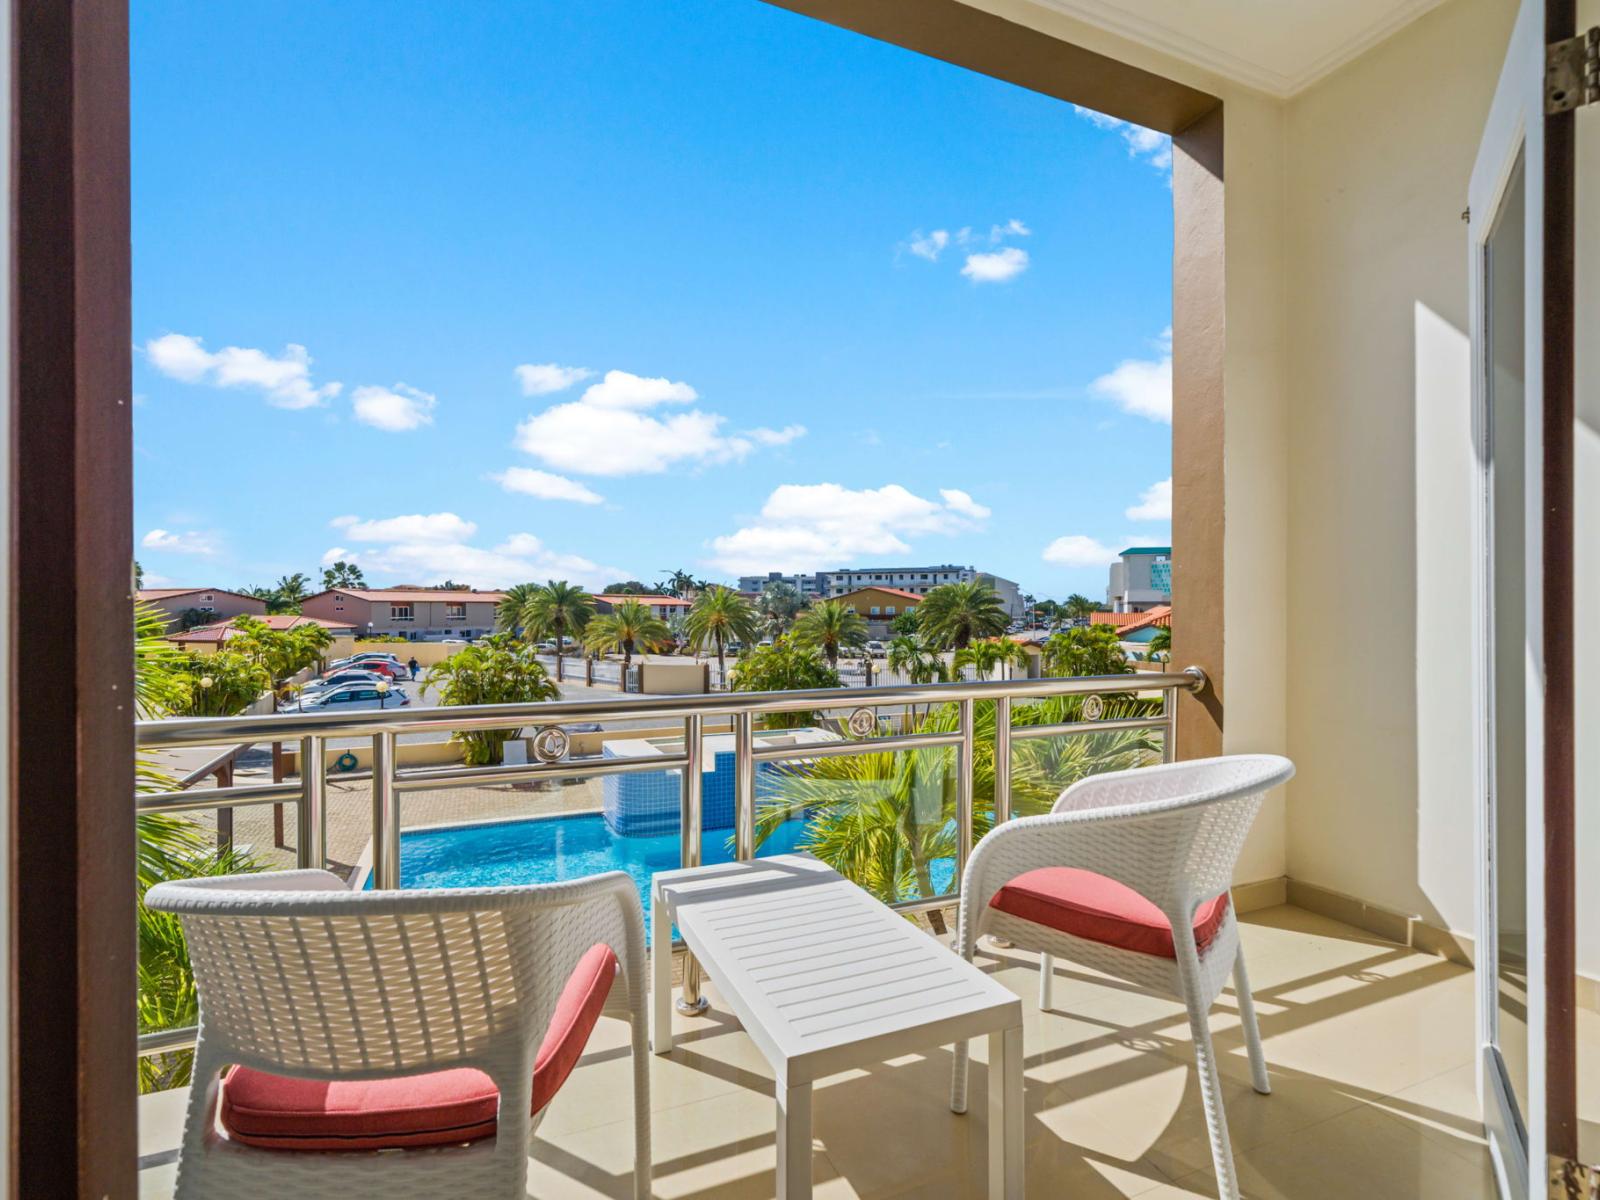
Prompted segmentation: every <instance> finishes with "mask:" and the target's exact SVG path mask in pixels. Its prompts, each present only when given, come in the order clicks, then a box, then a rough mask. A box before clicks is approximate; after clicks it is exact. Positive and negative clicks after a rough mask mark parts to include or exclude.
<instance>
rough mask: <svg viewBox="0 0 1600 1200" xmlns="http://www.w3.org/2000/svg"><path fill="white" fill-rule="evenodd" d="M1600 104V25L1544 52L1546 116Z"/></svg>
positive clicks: (1553, 45)
mask: <svg viewBox="0 0 1600 1200" xmlns="http://www.w3.org/2000/svg"><path fill="white" fill-rule="evenodd" d="M1585 104H1600V25H1597V26H1596V27H1595V28H1593V29H1591V30H1589V32H1587V33H1580V34H1579V35H1578V36H1577V37H1574V38H1567V39H1565V40H1564V41H1560V42H1551V43H1550V44H1549V45H1548V46H1546V47H1545V48H1544V111H1545V115H1546V116H1555V115H1556V114H1557V113H1564V112H1571V111H1572V110H1573V109H1575V108H1581V107H1583V106H1584V105H1585Z"/></svg>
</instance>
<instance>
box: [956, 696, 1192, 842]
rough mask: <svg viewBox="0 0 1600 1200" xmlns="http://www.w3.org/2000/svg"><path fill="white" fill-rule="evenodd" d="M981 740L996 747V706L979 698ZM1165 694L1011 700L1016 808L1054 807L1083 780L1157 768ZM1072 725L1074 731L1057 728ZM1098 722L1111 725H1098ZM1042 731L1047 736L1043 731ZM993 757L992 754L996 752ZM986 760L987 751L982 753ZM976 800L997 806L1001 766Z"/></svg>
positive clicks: (1026, 811)
mask: <svg viewBox="0 0 1600 1200" xmlns="http://www.w3.org/2000/svg"><path fill="white" fill-rule="evenodd" d="M978 707H979V710H980V711H979V714H978V720H977V725H978V738H979V739H980V742H981V743H982V744H983V745H986V746H990V747H992V746H993V745H994V716H993V711H992V706H987V707H989V708H990V711H989V712H988V713H987V714H985V713H984V712H983V709H984V708H985V707H986V706H985V705H984V704H982V703H980V704H979V706H978ZM1164 711H1165V710H1164V700H1163V697H1162V695H1161V694H1160V693H1155V692H1151V693H1147V694H1146V693H1135V694H1131V695H1128V694H1122V695H1117V694H1108V695H1104V696H1101V695H1090V696H1052V697H1048V698H1045V699H1042V700H1025V701H1023V700H1019V701H1014V702H1013V703H1012V705H1011V755H1010V758H1011V763H1010V778H1011V813H1012V815H1013V816H1017V817H1027V816H1035V815H1037V814H1039V813H1046V812H1049V811H1050V808H1051V806H1052V805H1053V804H1054V803H1055V801H1056V799H1057V797H1059V796H1060V795H1061V793H1062V792H1064V791H1065V790H1066V789H1067V788H1069V787H1071V786H1072V785H1073V784H1074V783H1077V782H1078V780H1080V779H1084V778H1087V777H1088V776H1090V775H1100V774H1104V773H1106V772H1108V771H1126V770H1131V769H1132V768H1135V767H1146V766H1151V765H1153V764H1155V763H1159V762H1161V761H1162V760H1163V758H1164V756H1165V751H1166V748H1167V745H1166V744H1167V740H1168V736H1169V730H1168V728H1167V727H1166V724H1165V721H1166V718H1165V716H1164ZM1063 725H1071V726H1076V727H1078V729H1077V731H1074V732H1061V733H1049V734H1046V733H1045V731H1047V730H1050V729H1052V728H1055V727H1058V726H1063ZM1095 726H1105V729H1104V731H1097V730H1095V729H1094V727H1095ZM1041 735H1042V736H1041ZM989 760H990V763H991V764H992V762H993V755H992V753H991V754H990V755H989ZM980 761H981V755H980ZM975 793H976V804H977V807H978V808H979V810H980V811H982V808H983V803H984V800H985V798H986V797H987V798H988V800H989V804H990V808H989V810H988V811H989V812H990V813H991V814H992V812H993V807H992V804H993V799H992V798H993V794H994V778H993V768H992V765H991V768H990V770H989V771H988V772H986V773H984V774H983V775H982V776H981V777H980V779H979V780H978V781H977V782H976V786H975Z"/></svg>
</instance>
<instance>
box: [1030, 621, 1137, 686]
mask: <svg viewBox="0 0 1600 1200" xmlns="http://www.w3.org/2000/svg"><path fill="white" fill-rule="evenodd" d="M1044 665H1045V670H1047V671H1048V672H1049V673H1050V674H1052V675H1127V674H1130V673H1131V672H1132V671H1133V667H1131V666H1130V665H1129V664H1128V656H1127V655H1126V654H1125V653H1124V652H1123V649H1122V643H1121V642H1120V641H1118V640H1117V631H1116V629H1114V628H1113V627H1112V626H1110V625H1080V626H1079V627H1078V628H1076V629H1066V630H1063V631H1062V632H1060V633H1058V634H1056V635H1055V636H1053V637H1052V638H1051V639H1050V640H1049V641H1048V642H1046V643H1045V644H1044Z"/></svg>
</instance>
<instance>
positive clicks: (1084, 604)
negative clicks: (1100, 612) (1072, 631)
mask: <svg viewBox="0 0 1600 1200" xmlns="http://www.w3.org/2000/svg"><path fill="white" fill-rule="evenodd" d="M1061 607H1062V608H1063V609H1065V610H1066V613H1067V616H1069V617H1072V618H1073V619H1075V620H1079V621H1081V620H1082V619H1083V618H1084V617H1087V616H1088V615H1089V614H1090V613H1092V612H1094V610H1095V609H1096V608H1097V607H1099V606H1098V605H1096V604H1095V602H1094V601H1093V600H1091V599H1089V597H1087V596H1083V595H1079V594H1078V593H1077V592H1073V593H1072V595H1070V596H1068V597H1067V600H1066V603H1065V604H1063V605H1062V606H1061Z"/></svg>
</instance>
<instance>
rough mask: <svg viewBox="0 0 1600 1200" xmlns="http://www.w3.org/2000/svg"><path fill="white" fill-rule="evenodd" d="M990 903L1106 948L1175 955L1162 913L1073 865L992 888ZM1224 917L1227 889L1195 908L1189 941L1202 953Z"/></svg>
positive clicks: (1129, 891) (1132, 893)
mask: <svg viewBox="0 0 1600 1200" xmlns="http://www.w3.org/2000/svg"><path fill="white" fill-rule="evenodd" d="M989 906H990V907H991V908H997V909H999V910H1000V911H1001V912H1003V913H1009V914H1010V915H1011V916H1013V917H1021V918H1022V919H1023V920H1024V921H1032V922H1034V924H1036V925H1046V926H1049V927H1050V928H1051V929H1057V930H1060V931H1061V932H1062V933H1066V934H1071V935H1072V936H1073V937H1080V938H1084V939H1085V940H1087V941H1091V942H1099V943H1101V944H1102V945H1105V946H1115V947H1117V948H1118V949H1121V950H1132V951H1134V952H1135V953H1137V954H1153V955H1155V956H1156V957H1158V958H1176V957H1177V956H1178V954H1177V951H1176V950H1175V949H1174V948H1173V945H1172V926H1171V924H1170V923H1168V921H1167V918H1166V915H1165V914H1164V913H1162V911H1161V910H1160V909H1159V908H1157V907H1156V906H1155V905H1154V904H1152V903H1150V901H1148V900H1146V899H1145V898H1144V897H1143V896H1141V895H1140V894H1139V893H1138V892H1136V891H1134V890H1133V889H1132V888H1130V887H1127V886H1125V885H1123V884H1120V883H1118V882H1117V881H1116V880H1115V879H1107V878H1106V877H1105V876H1104V875H1096V874H1095V873H1094V872H1093V871H1081V870H1079V869H1077V868H1076V867H1041V868H1040V869H1039V870H1037V871H1029V872H1027V873H1026V874H1023V875H1018V876H1017V877H1016V878H1015V879H1013V880H1012V881H1011V882H1010V883H1008V884H1006V886H1005V887H1003V888H1001V889H1000V890H999V891H998V892H996V893H995V896H994V899H992V900H990V901H989ZM1227 915H1228V893H1227V892H1223V893H1222V894H1221V895H1220V896H1214V897H1212V898H1211V899H1210V900H1207V901H1206V902H1205V903H1204V904H1202V905H1201V906H1200V907H1199V908H1198V909H1197V910H1196V911H1195V914H1194V940H1195V945H1196V946H1198V947H1199V948H1200V950H1201V951H1202V952H1204V951H1205V948H1206V947H1207V946H1209V945H1210V944H1211V940H1212V939H1213V938H1214V937H1216V936H1217V930H1219V929H1221V928H1222V922H1223V919H1224V918H1225V917H1227Z"/></svg>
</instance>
